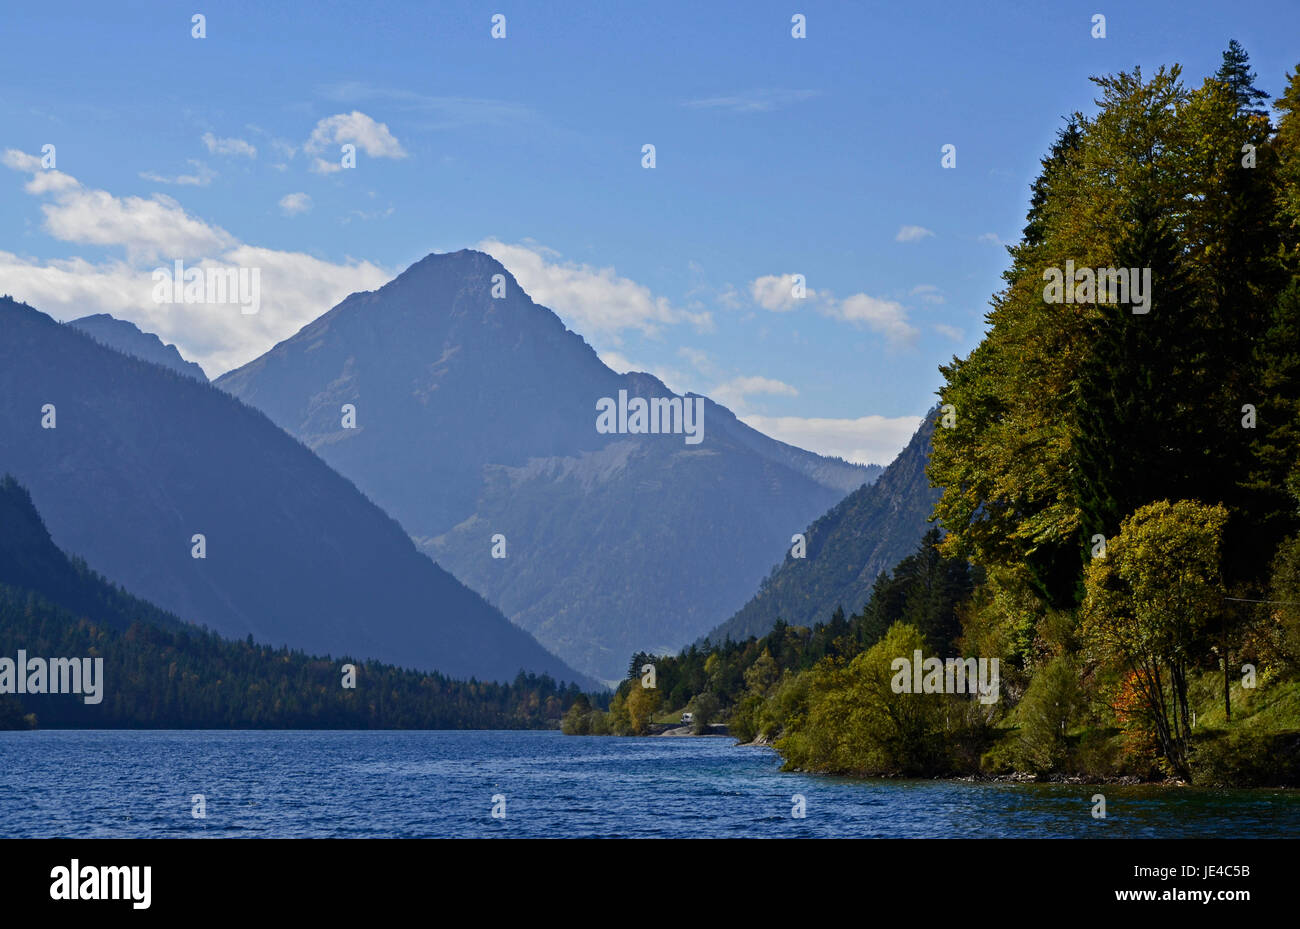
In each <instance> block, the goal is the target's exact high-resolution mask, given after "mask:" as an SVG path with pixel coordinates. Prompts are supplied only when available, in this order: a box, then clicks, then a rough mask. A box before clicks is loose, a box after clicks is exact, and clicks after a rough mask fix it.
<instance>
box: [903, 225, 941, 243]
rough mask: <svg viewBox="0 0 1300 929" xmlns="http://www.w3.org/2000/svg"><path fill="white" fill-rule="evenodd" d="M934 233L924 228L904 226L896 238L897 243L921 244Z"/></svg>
mask: <svg viewBox="0 0 1300 929" xmlns="http://www.w3.org/2000/svg"><path fill="white" fill-rule="evenodd" d="M933 235H934V233H933V232H931V231H930V230H929V229H926V228H925V227H924V226H903V227H902V228H900V229H899V230H898V234H897V235H895V236H894V241H895V242H920V241H921V240H922V239H928V238H930V237H931V236H933Z"/></svg>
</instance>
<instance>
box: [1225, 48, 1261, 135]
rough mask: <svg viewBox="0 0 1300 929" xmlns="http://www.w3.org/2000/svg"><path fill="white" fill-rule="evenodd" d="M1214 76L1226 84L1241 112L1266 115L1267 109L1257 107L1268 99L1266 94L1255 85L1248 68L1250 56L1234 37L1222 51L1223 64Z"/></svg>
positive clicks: (1251, 72)
mask: <svg viewBox="0 0 1300 929" xmlns="http://www.w3.org/2000/svg"><path fill="white" fill-rule="evenodd" d="M1214 77H1215V79H1216V80H1219V81H1222V82H1223V83H1224V84H1227V85H1228V87H1229V89H1230V90H1231V91H1232V95H1233V97H1234V98H1235V99H1236V100H1237V106H1238V109H1239V110H1240V111H1241V112H1242V113H1245V114H1249V115H1252V116H1264V117H1267V116H1268V111H1267V110H1263V109H1260V107H1259V104H1261V103H1263V102H1264V101H1265V100H1267V99H1268V94H1266V93H1264V91H1262V90H1260V89H1259V88H1258V87H1256V86H1255V72H1254V71H1252V70H1250V56H1248V55H1247V54H1246V50H1245V49H1244V48H1242V47H1241V43H1240V42H1238V41H1237V40H1236V39H1232V40H1230V41H1229V42H1228V47H1227V49H1226V50H1225V51H1224V53H1223V64H1222V65H1220V66H1219V70H1218V71H1217V72H1216V73H1215V75H1214Z"/></svg>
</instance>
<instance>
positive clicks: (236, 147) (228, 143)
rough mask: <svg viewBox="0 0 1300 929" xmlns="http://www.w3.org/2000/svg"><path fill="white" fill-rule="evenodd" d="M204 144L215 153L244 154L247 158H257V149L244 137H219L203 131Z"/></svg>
mask: <svg viewBox="0 0 1300 929" xmlns="http://www.w3.org/2000/svg"><path fill="white" fill-rule="evenodd" d="M202 139H203V144H204V145H206V146H207V147H208V151H209V152H210V153H211V154H213V155H243V156H244V157H245V158H256V157H257V149H256V148H255V147H254V146H253V145H252V144H250V143H248V142H245V141H244V140H243V139H218V138H217V137H216V136H214V135H213V134H212V133H210V132H205V133H203V136H202Z"/></svg>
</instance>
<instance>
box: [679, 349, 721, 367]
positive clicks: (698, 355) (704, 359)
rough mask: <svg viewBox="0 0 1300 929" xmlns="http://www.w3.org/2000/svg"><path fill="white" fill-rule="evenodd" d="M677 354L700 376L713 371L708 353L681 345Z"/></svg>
mask: <svg viewBox="0 0 1300 929" xmlns="http://www.w3.org/2000/svg"><path fill="white" fill-rule="evenodd" d="M677 354H678V356H680V357H682V358H685V359H686V360H687V361H689V362H690V363H691V367H693V368H694V369H695V370H696V371H699V372H700V373H701V374H709V373H710V372H712V371H713V361H712V359H711V358H709V353H708V352H705V351H701V350H700V349H698V348H690V347H688V346H685V345H683V346H682V347H681V348H679V349H677Z"/></svg>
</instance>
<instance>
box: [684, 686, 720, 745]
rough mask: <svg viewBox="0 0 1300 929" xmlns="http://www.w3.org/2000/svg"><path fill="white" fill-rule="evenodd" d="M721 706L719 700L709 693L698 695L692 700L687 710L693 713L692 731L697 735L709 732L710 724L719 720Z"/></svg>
mask: <svg viewBox="0 0 1300 929" xmlns="http://www.w3.org/2000/svg"><path fill="white" fill-rule="evenodd" d="M720 706H721V704H720V703H719V702H718V698H717V697H716V696H714V695H713V694H711V693H709V692H708V691H705V692H704V693H702V694H696V695H695V696H694V697H693V698H692V699H691V702H690V703H689V704H687V707H686V708H687V709H688V710H689V711H690V713H691V729H692V731H694V733H695V734H696V735H703V734H704V733H706V732H708V731H709V724H710V723H712V722H713V720H714V719H716V718H717V715H718V709H719V708H720Z"/></svg>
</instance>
